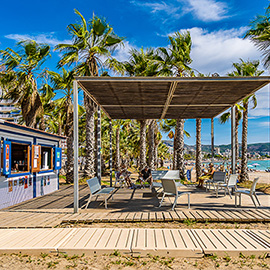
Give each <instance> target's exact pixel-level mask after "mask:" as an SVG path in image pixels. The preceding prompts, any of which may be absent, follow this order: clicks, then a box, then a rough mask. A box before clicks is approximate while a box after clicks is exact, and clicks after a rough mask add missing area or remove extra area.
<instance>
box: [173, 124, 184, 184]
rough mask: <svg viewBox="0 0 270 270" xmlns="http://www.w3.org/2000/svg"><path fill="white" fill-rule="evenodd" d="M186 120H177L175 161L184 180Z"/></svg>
mask: <svg viewBox="0 0 270 270" xmlns="http://www.w3.org/2000/svg"><path fill="white" fill-rule="evenodd" d="M184 122H185V121H184V119H177V120H176V131H175V133H176V136H175V141H176V143H175V159H176V170H179V174H180V178H181V179H184V178H185V175H184Z"/></svg>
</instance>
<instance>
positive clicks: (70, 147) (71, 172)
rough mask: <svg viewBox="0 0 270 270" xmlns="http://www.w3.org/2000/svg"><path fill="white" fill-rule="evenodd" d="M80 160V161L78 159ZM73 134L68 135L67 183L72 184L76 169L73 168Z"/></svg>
mask: <svg viewBox="0 0 270 270" xmlns="http://www.w3.org/2000/svg"><path fill="white" fill-rule="evenodd" d="M77 162H78V161H77ZM73 167H74V164H73V135H72V132H71V134H70V136H68V137H67V163H66V183H67V184H70V183H73V182H74V170H73Z"/></svg>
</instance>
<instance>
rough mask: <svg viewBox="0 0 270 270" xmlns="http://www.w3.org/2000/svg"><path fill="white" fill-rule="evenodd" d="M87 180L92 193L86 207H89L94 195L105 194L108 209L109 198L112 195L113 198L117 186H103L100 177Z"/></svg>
mask: <svg viewBox="0 0 270 270" xmlns="http://www.w3.org/2000/svg"><path fill="white" fill-rule="evenodd" d="M86 182H87V184H88V186H89V189H90V195H89V199H88V201H87V204H86V206H85V208H87V207H88V205H89V203H90V202H91V200H92V198H93V197H99V196H104V202H105V208H106V209H107V200H108V198H109V197H110V196H111V197H112V199H113V191H114V190H115V188H114V187H107V188H101V185H100V183H99V179H98V178H97V177H94V178H91V179H89V180H86Z"/></svg>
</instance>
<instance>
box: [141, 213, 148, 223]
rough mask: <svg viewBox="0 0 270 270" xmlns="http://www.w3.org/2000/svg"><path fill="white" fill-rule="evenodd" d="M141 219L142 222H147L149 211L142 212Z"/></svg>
mask: <svg viewBox="0 0 270 270" xmlns="http://www.w3.org/2000/svg"><path fill="white" fill-rule="evenodd" d="M141 221H142V222H148V221H149V213H148V212H143V213H142V216H141Z"/></svg>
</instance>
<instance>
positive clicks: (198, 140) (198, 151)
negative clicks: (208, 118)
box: [196, 118, 202, 181]
mask: <svg viewBox="0 0 270 270" xmlns="http://www.w3.org/2000/svg"><path fill="white" fill-rule="evenodd" d="M201 128H202V119H199V118H198V119H196V178H197V181H198V180H199V177H200V176H201V167H202V144H201Z"/></svg>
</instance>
